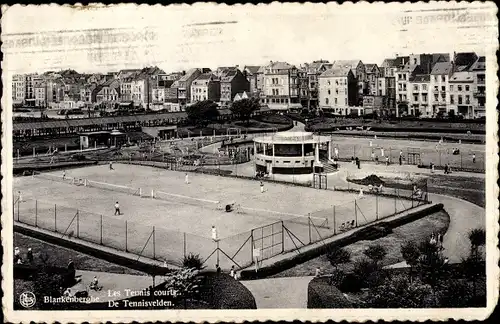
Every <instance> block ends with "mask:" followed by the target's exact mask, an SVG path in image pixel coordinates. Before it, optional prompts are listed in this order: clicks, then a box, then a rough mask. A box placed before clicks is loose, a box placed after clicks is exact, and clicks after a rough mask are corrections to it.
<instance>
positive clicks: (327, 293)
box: [307, 277, 355, 308]
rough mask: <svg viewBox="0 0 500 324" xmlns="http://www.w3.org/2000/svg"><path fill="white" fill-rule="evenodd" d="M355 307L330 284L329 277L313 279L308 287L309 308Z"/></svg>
mask: <svg viewBox="0 0 500 324" xmlns="http://www.w3.org/2000/svg"><path fill="white" fill-rule="evenodd" d="M354 306H355V305H354V304H353V303H351V302H350V301H348V300H347V298H345V297H344V294H343V293H342V292H341V291H340V290H339V289H338V288H337V287H335V286H334V285H331V284H330V283H329V279H328V278H327V277H317V278H313V279H312V280H311V281H310V282H309V285H308V287H307V308H353V307H354Z"/></svg>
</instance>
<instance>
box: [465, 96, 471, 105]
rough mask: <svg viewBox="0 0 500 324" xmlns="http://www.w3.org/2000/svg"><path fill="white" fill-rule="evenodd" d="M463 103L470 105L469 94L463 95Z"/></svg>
mask: <svg viewBox="0 0 500 324" xmlns="http://www.w3.org/2000/svg"><path fill="white" fill-rule="evenodd" d="M465 103H466V104H467V105H470V96H469V95H465Z"/></svg>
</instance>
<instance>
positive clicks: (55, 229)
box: [54, 204, 57, 233]
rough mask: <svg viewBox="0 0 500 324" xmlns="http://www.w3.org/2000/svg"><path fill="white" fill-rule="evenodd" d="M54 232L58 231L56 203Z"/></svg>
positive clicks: (55, 206) (55, 208) (55, 207)
mask: <svg viewBox="0 0 500 324" xmlns="http://www.w3.org/2000/svg"><path fill="white" fill-rule="evenodd" d="M54 232H56V233H57V205H56V204H54Z"/></svg>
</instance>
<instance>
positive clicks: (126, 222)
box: [125, 220, 128, 252]
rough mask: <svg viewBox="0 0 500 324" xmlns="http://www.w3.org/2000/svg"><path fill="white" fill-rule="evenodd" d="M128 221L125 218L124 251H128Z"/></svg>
mask: <svg viewBox="0 0 500 324" xmlns="http://www.w3.org/2000/svg"><path fill="white" fill-rule="evenodd" d="M127 233H128V221H127V220H125V252H128V243H127V242H128V234H127Z"/></svg>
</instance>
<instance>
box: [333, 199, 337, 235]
mask: <svg viewBox="0 0 500 324" xmlns="http://www.w3.org/2000/svg"><path fill="white" fill-rule="evenodd" d="M336 234H337V223H336V221H335V205H333V235H336Z"/></svg>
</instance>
